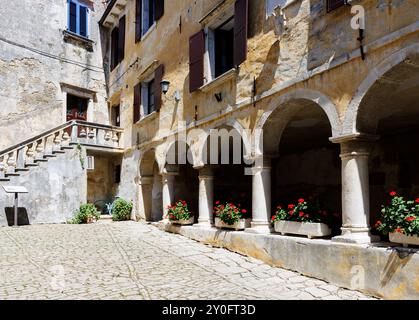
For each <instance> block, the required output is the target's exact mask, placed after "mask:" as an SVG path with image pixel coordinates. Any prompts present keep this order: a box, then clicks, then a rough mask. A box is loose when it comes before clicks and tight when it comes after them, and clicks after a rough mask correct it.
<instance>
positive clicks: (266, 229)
mask: <svg viewBox="0 0 419 320" xmlns="http://www.w3.org/2000/svg"><path fill="white" fill-rule="evenodd" d="M244 232H246V233H253V234H270V233H272V232H273V227H272V226H271V225H270V224H269V223H268V224H266V223H257V222H252V224H251V228H248V229H245V230H244Z"/></svg>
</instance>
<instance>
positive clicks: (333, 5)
mask: <svg viewBox="0 0 419 320" xmlns="http://www.w3.org/2000/svg"><path fill="white" fill-rule="evenodd" d="M326 1H327V12H330V11H333V10H335V9H337V8H339V7H341V6H343V5H344V4H345V2H346V1H345V0H326Z"/></svg>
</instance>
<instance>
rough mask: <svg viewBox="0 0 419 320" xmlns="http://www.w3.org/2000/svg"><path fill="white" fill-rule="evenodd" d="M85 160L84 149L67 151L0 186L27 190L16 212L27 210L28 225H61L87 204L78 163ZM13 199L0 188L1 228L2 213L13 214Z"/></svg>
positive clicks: (83, 175)
mask: <svg viewBox="0 0 419 320" xmlns="http://www.w3.org/2000/svg"><path fill="white" fill-rule="evenodd" d="M85 156H86V153H85V150H84V149H82V150H81V151H78V150H76V149H73V150H67V151H66V154H63V155H59V156H57V157H56V158H50V159H49V160H48V162H42V163H40V165H39V166H38V167H33V168H31V170H30V171H28V172H22V173H21V176H19V177H12V179H11V181H9V182H5V183H3V182H2V184H4V185H12V186H15V185H19V186H24V187H26V188H27V189H28V191H29V193H28V194H22V195H21V196H20V199H19V208H22V209H19V210H26V214H27V217H28V218H29V223H30V224H40V223H41V224H42V223H64V222H66V221H68V220H69V219H71V218H72V217H73V216H74V214H75V213H76V211H77V210H78V209H79V207H80V205H81V204H84V203H86V193H87V183H86V182H87V176H86V170H84V169H83V168H82V165H81V162H80V157H85ZM13 197H14V196H13V195H6V193H5V192H4V190H3V188H1V190H0V208H1V210H2V212H0V226H7V219H6V212H5V210H12V209H10V207H13ZM5 208H6V209H5Z"/></svg>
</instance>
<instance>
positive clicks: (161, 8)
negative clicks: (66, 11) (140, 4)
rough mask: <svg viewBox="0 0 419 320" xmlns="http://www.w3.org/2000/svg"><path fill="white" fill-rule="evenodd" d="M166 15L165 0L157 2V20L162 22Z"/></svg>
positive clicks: (157, 0)
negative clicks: (161, 19)
mask: <svg viewBox="0 0 419 320" xmlns="http://www.w3.org/2000/svg"><path fill="white" fill-rule="evenodd" d="M163 15H164V0H156V1H155V20H156V21H158V20H160V18H161V17H163Z"/></svg>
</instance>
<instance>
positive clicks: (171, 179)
mask: <svg viewBox="0 0 419 320" xmlns="http://www.w3.org/2000/svg"><path fill="white" fill-rule="evenodd" d="M177 175H178V173H177V172H165V173H163V174H162V200H163V221H167V219H166V216H167V212H168V209H167V208H168V207H169V206H171V205H173V204H174V201H175V179H176V176H177Z"/></svg>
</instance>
